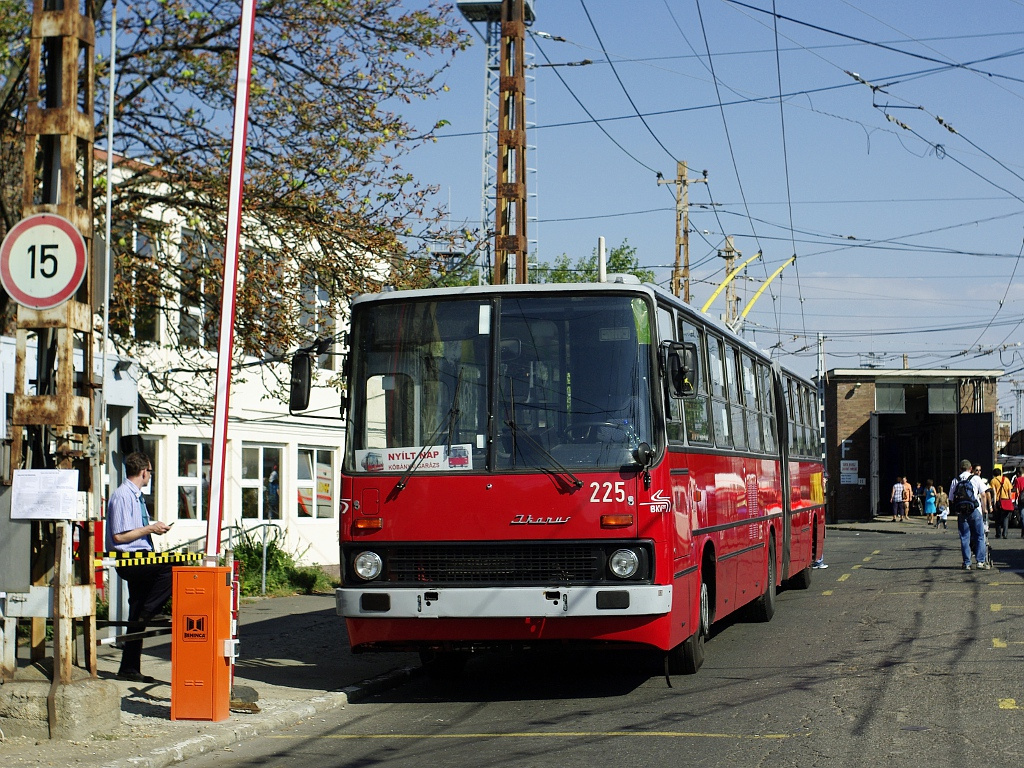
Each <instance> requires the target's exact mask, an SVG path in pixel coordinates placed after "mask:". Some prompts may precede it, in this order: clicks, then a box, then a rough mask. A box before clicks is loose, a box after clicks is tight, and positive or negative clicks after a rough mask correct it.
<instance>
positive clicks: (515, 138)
mask: <svg viewBox="0 0 1024 768" xmlns="http://www.w3.org/2000/svg"><path fill="white" fill-rule="evenodd" d="M524 13H525V12H524V10H523V0H503V2H502V21H501V64H500V80H499V84H500V88H501V93H500V96H499V99H498V182H497V195H496V201H497V205H496V206H495V208H496V214H497V215H496V218H497V221H496V226H495V230H496V232H495V236H494V283H495V284H496V285H501V284H504V283H508V282H510V281H509V257H512V258H513V259H514V269H515V275H514V278H515V282H516V283H525V282H527V275H526V248H527V242H526V74H525V71H526V70H525V68H524V62H523V57H524V42H525V37H526V21H525V15H524Z"/></svg>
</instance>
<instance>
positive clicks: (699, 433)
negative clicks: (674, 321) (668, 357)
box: [679, 318, 712, 443]
mask: <svg viewBox="0 0 1024 768" xmlns="http://www.w3.org/2000/svg"><path fill="white" fill-rule="evenodd" d="M704 339H705V336H704V331H703V329H702V328H699V327H697V326H696V325H693V324H692V323H688V322H685V321H684V320H682V318H680V320H679V340H680V341H684V342H689V343H691V344H693V345H694V346H695V347H696V348H697V368H698V371H697V389H696V391H695V392H694V393H693V396H692V397H687V398H686V399H684V400H683V415H684V419H685V422H686V439H687V440H688V441H689V442H691V443H710V442H711V441H712V437H711V419H710V418H709V416H708V405H709V403H710V399H709V398H708V387H709V384H708V376H707V370H708V368H707V364H706V363H705V359H706V357H705V354H704V352H705V348H704Z"/></svg>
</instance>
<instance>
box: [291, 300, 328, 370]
mask: <svg viewBox="0 0 1024 768" xmlns="http://www.w3.org/2000/svg"><path fill="white" fill-rule="evenodd" d="M299 327H300V328H305V329H306V330H307V331H308V332H309V334H310V336H312V337H313V338H315V339H332V340H333V339H334V334H335V321H334V315H332V314H331V302H330V296H328V293H327V290H326V289H325V288H321V287H320V286H318V285H313V284H311V283H303V284H302V307H301V309H300V312H299ZM333 351H334V344H333V341H332V343H331V345H330V347H329V348H328V350H327V352H325V353H324V354H322V355H317V358H316V364H317V367H318V368H319V369H320V370H322V371H333V370H334V368H335V364H334V355H333V354H331V353H332V352H333Z"/></svg>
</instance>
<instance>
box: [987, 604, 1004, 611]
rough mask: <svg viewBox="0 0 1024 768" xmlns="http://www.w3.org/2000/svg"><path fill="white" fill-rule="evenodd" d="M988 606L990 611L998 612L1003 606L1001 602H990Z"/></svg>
mask: <svg viewBox="0 0 1024 768" xmlns="http://www.w3.org/2000/svg"><path fill="white" fill-rule="evenodd" d="M989 608H991V609H992V613H999V612H1000V611H1001V610H1003V606H1002V604H1001V603H992V605H990V606H989Z"/></svg>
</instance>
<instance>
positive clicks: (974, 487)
mask: <svg viewBox="0 0 1024 768" xmlns="http://www.w3.org/2000/svg"><path fill="white" fill-rule="evenodd" d="M984 496H985V485H984V483H983V482H982V479H981V478H980V477H979V476H978V475H975V474H974V473H973V472H972V471H971V462H970V461H968V460H967V459H964V460H963V461H961V462H960V474H959V475H958V476H957V477H955V478H953V482H951V483H950V484H949V498H950V502H951V504H952V509H953V511H954V512H956V524H957V529H958V530H959V532H960V554H961V555H963V561H964V570H965V571H969V570H971V553H972V552H974V553H975V556H976V557H977V560H978V566H977V567H978V569H979V570H985V569H987V568H988V567H989V565H988V562H987V556H988V552H987V550H986V548H985V528H984V525H983V523H982V517H981V516H982V511H981V510H982V506H981V505H982V498H983V497H984Z"/></svg>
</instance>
